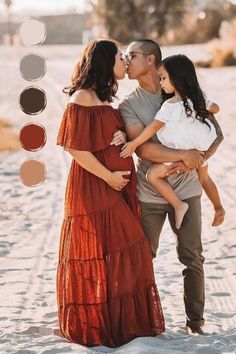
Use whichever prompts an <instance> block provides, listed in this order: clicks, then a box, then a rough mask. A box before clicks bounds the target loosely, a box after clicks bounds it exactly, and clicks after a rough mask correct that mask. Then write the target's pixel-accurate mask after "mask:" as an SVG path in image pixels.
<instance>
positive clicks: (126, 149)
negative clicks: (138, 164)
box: [120, 141, 136, 158]
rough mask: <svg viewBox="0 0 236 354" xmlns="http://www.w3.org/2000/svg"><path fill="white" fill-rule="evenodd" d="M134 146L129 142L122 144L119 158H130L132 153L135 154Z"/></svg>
mask: <svg viewBox="0 0 236 354" xmlns="http://www.w3.org/2000/svg"><path fill="white" fill-rule="evenodd" d="M135 149H136V146H135V145H134V144H133V142H132V141H130V142H129V143H126V144H124V146H122V148H121V150H122V151H121V153H120V157H124V158H125V157H129V156H131V155H132V154H133V153H134V152H135Z"/></svg>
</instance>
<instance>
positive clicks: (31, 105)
mask: <svg viewBox="0 0 236 354" xmlns="http://www.w3.org/2000/svg"><path fill="white" fill-rule="evenodd" d="M19 103H20V107H21V109H22V111H23V112H25V113H26V114H31V115H32V114H39V113H41V112H42V111H43V110H44V108H45V107H46V104H47V100H46V94H45V92H44V90H42V89H41V88H39V87H33V86H29V87H27V88H26V89H25V90H24V91H22V92H21V94H20V99H19Z"/></svg>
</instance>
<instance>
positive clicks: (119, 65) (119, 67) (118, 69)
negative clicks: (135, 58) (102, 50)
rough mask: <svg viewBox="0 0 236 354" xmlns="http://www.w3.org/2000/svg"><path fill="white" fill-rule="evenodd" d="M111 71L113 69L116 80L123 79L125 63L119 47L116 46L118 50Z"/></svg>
mask: <svg viewBox="0 0 236 354" xmlns="http://www.w3.org/2000/svg"><path fill="white" fill-rule="evenodd" d="M113 71H114V75H115V78H116V79H117V80H122V79H124V77H125V63H124V60H123V54H122V52H121V50H120V48H118V52H117V54H116V56H115V65H114V68H113Z"/></svg>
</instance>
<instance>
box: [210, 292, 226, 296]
mask: <svg viewBox="0 0 236 354" xmlns="http://www.w3.org/2000/svg"><path fill="white" fill-rule="evenodd" d="M211 295H212V296H218V297H223V296H231V294H230V293H224V292H220V293H211Z"/></svg>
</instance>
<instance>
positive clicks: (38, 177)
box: [19, 159, 46, 187]
mask: <svg viewBox="0 0 236 354" xmlns="http://www.w3.org/2000/svg"><path fill="white" fill-rule="evenodd" d="M19 174H20V179H21V182H22V183H23V184H24V185H25V186H28V187H37V186H39V185H40V184H42V183H43V182H44V181H45V179H46V168H45V165H44V163H43V162H42V161H38V160H33V159H28V160H26V161H25V162H23V164H22V165H21V167H20V171H19Z"/></svg>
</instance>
